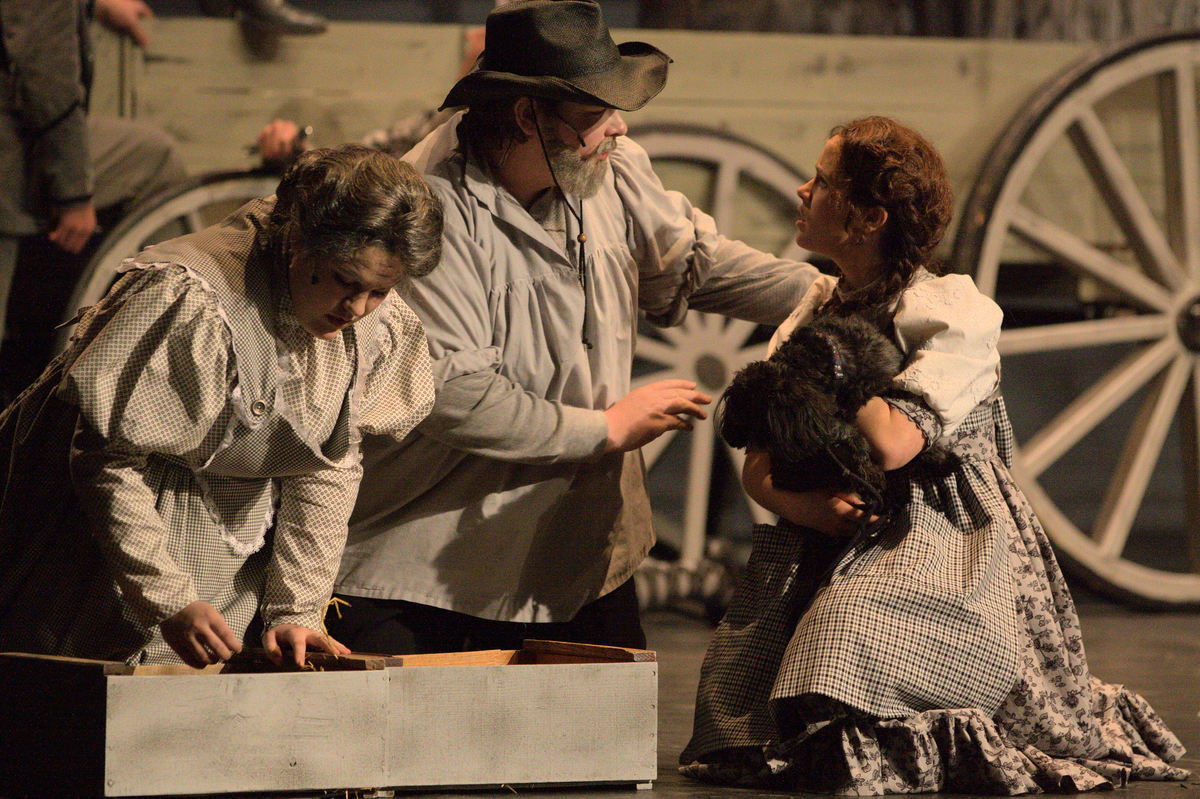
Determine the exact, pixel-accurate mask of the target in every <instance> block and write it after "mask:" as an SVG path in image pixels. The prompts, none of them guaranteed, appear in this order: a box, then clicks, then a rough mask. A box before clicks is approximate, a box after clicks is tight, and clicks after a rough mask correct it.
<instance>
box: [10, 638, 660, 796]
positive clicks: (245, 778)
mask: <svg viewBox="0 0 1200 799" xmlns="http://www.w3.org/2000/svg"><path fill="white" fill-rule="evenodd" d="M342 665H343V666H344V665H346V664H345V663H343V664H342ZM350 665H353V666H355V667H356V668H357V669H359V670H354V671H297V672H275V673H226V672H221V671H219V670H218V669H217V668H211V669H209V670H207V671H206V672H197V671H194V670H191V669H187V668H186V667H178V668H176V667H168V668H162V667H157V668H154V667H151V668H149V669H147V668H137V669H133V668H129V667H126V666H123V665H121V664H117V663H107V662H104V661H86V660H75V659H66V658H47V657H39V656H31V655H0V684H2V685H4V686H5V690H4V691H0V763H4V764H5V767H4V768H3V769H0V793H4V794H7V793H8V792H13V793H24V792H30V791H37V792H39V793H46V794H47V795H51V794H54V793H61V794H63V795H66V794H72V795H74V794H82V795H94V796H99V795H104V796H140V795H178V794H213V793H246V792H255V791H273V792H280V791H304V790H332V789H342V788H346V789H355V788H401V789H406V788H429V787H449V786H455V787H467V786H470V787H483V786H497V785H511V786H520V785H567V784H574V785H577V784H590V783H631V784H637V785H641V786H645V785H647V784H649V782H650V781H651V780H653V779H654V777H655V775H656V768H657V728H658V723H657V722H658V711H657V707H658V664H657V663H656V662H655V661H654V653H653V652H647V651H642V650H626V649H616V648H611V647H586V646H579V645H568V644H555V643H551V642H527V644H526V647H525V648H524V649H522V650H520V651H510V650H494V651H489V652H473V653H463V654H446V655H422V656H415V657H403V658H387V659H384V658H369V657H363V658H362V660H361V661H360V662H359V663H357V664H350ZM47 792H48V793H47Z"/></svg>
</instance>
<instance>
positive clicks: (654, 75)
mask: <svg viewBox="0 0 1200 799" xmlns="http://www.w3.org/2000/svg"><path fill="white" fill-rule="evenodd" d="M483 47H484V50H483V52H482V53H481V54H480V56H479V60H477V61H476V62H475V66H474V68H472V70H471V71H470V72H469V73H467V74H466V75H465V76H463V78H462V79H461V80H459V82H458V83H456V84H454V88H452V89H451V90H450V93H449V94H448V95H446V100H445V102H443V103H442V106H441V107H442V108H451V107H456V106H464V105H466V106H469V105H472V104H473V103H475V102H476V101H479V100H490V99H496V98H500V97H520V96H529V97H544V98H546V99H549V100H573V101H575V102H580V103H587V104H590V105H603V106H608V107H611V108H619V109H620V110H622V111H634V110H636V109H638V108H641V107H642V106H643V105H645V104H646V103H647V102H649V101H650V99H651V98H652V97H654V95H656V94H658V93H659V92H660V91H662V88H663V86H664V85H665V84H666V82H667V64H669V63H670V62H671V59H670V58H668V57H667V54H666V53H664V52H662V51H661V50H659V49H658V48H657V47H653V46H651V45H649V44H646V43H645V42H623V43H621V44H615V43H613V40H612V34H610V33H609V32H608V26H607V25H605V24H604V15H603V14H602V13H601V11H600V6H599V4H597V3H596V2H594V0H526V2H517V3H513V4H511V5H505V6H501V7H500V8H497V9H496V10H494V11H492V13H490V14H488V18H487V25H486V29H485V31H484V44H483Z"/></svg>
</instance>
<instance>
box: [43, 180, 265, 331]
mask: <svg viewBox="0 0 1200 799" xmlns="http://www.w3.org/2000/svg"><path fill="white" fill-rule="evenodd" d="M278 184H279V176H278V175H277V174H273V173H267V172H218V173H214V174H211V175H203V176H201V177H198V178H193V179H191V180H189V181H186V182H185V183H181V184H179V185H178V186H172V187H170V188H168V189H166V190H164V191H162V192H160V193H158V194H156V195H155V196H153V197H150V198H149V199H147V200H146V202H144V203H143V204H142V205H141V206H140V207H138V208H135V209H134V210H133V211H132V212H131V213H130V214H129V215H128V216H127V217H125V219H123V220H122V221H121V223H120V224H119V225H117V226H116V227H115V228H113V231H112V232H111V233H109V234H108V235H107V236H106V237H105V238H104V241H103V242H101V244H100V247H99V249H97V251H96V254H95V255H94V256H92V259H91V260H90V261H89V262H88V265H87V267H86V268H85V269H84V272H83V275H82V276H81V277H80V279H79V282H77V283H76V284H75V290H74V292H73V293H72V295H71V301H70V303H69V304H68V305H67V314H68V316H72V315H74V313H75V310H76V309H77V308H82V307H84V306H87V305H93V304H94V303H96V302H98V301H99V300H100V298H102V297H103V296H104V295H105V294H106V293H108V290H109V289H110V288H111V287H112V284H113V283H114V282H115V281H116V278H117V268H118V267H119V266H120V265H121V262H122V261H124V260H125V259H126V258H130V257H132V256H134V255H137V254H138V253H139V252H140V251H141V250H142V249H143V248H145V247H148V246H149V245H151V244H155V243H157V242H160V241H165V240H166V239H168V238H172V237H174V236H180V235H184V234H187V233H195V232H196V231H198V230H201V229H203V228H205V227H208V226H209V225H212V224H214V223H216V222H218V221H219V220H221V219H222V218H224V217H225V216H226V215H228V214H229V213H231V212H232V211H234V210H235V209H237V208H238V207H239V206H240V205H242V204H243V203H245V202H247V201H248V200H252V199H255V198H257V197H266V196H268V195H270V194H272V193H274V191H275V187H276V186H277V185H278ZM69 333H70V331H69V330H66V329H64V330H63V331H62V332H60V334H59V337H58V341H57V346H58V349H60V350H61V349H62V348H63V347H65V346H66V343H67V340H68V337H69Z"/></svg>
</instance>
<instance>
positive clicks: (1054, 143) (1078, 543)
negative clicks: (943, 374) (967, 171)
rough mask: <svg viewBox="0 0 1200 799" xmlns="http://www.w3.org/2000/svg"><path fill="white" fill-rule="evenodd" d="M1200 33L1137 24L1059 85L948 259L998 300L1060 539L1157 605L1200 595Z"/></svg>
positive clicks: (1016, 413)
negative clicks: (1144, 30)
mask: <svg viewBox="0 0 1200 799" xmlns="http://www.w3.org/2000/svg"><path fill="white" fill-rule="evenodd" d="M1198 42H1200V33H1194V32H1193V33H1188V34H1173V35H1170V36H1163V37H1154V38H1148V39H1141V40H1138V41H1135V42H1132V43H1129V44H1125V45H1121V46H1118V47H1115V48H1112V49H1110V50H1107V51H1103V52H1101V53H1098V54H1097V55H1095V56H1092V57H1091V58H1089V59H1087V60H1086V61H1085V62H1083V63H1082V64H1080V65H1079V66H1077V67H1074V68H1072V69H1071V70H1068V71H1067V72H1066V73H1064V74H1063V75H1061V76H1059V77H1058V78H1056V79H1055V80H1053V81H1051V83H1050V84H1048V86H1047V87H1046V88H1045V89H1044V90H1043V92H1042V93H1041V94H1040V95H1039V97H1038V98H1037V99H1036V101H1035V102H1034V103H1033V104H1031V106H1030V108H1029V109H1028V110H1027V111H1026V112H1025V113H1024V114H1022V115H1021V116H1019V117H1018V119H1017V120H1015V121H1014V123H1013V124H1011V125H1010V126H1009V128H1008V129H1007V130H1006V132H1005V134H1004V136H1003V137H1002V138H1001V140H1000V141H999V142H997V144H996V146H995V147H994V148H993V150H992V152H991V153H990V154H989V156H988V159H987V161H986V162H985V164H984V167H983V169H982V171H981V177H980V180H979V183H978V184H977V185H976V187H975V190H974V191H973V193H972V196H971V198H970V199H969V201H968V203H967V205H966V207H965V209H964V213H963V230H962V231H961V232H960V234H959V239H958V241H957V242H956V247H955V255H954V261H955V263H956V264H957V265H959V268H960V269H964V271H967V269H969V268H970V267H974V271H975V279H976V282H977V283H978V285H979V287H980V289H981V290H982V291H984V293H986V294H989V295H992V296H994V297H996V299H997V300H998V301H999V302H1000V304H1001V306H1002V307H1004V310H1005V314H1006V323H1005V330H1004V333H1003V334H1002V336H1001V339H1000V352H1001V355H1002V356H1003V358H1004V368H1005V383H1006V386H1007V389H1008V394H1009V400H1010V409H1011V411H1012V416H1013V423H1014V428H1015V429H1016V432H1017V437H1018V442H1019V446H1018V450H1017V453H1016V456H1015V458H1014V469H1013V471H1014V474H1015V475H1016V476H1017V479H1018V482H1019V483H1020V484H1021V486H1022V488H1023V489H1024V490H1025V492H1026V494H1027V496H1028V497H1029V500H1030V503H1031V504H1032V505H1033V507H1034V509H1035V511H1036V512H1037V514H1038V516H1039V518H1040V519H1041V520H1042V522H1043V524H1044V525H1045V527H1046V531H1047V534H1048V535H1049V536H1050V537H1051V539H1052V540H1053V541H1054V543H1055V544H1056V545H1057V547H1058V548H1059V549H1060V550H1061V551H1062V552H1063V553H1064V554H1065V555H1066V556H1067V557H1066V559H1067V561H1068V562H1069V563H1071V564H1072V565H1073V566H1074V567H1076V570H1077V571H1079V572H1080V573H1082V574H1083V575H1084V576H1085V577H1086V578H1088V579H1089V580H1090V581H1091V582H1092V583H1093V584H1094V585H1096V587H1099V588H1101V589H1104V590H1107V591H1109V592H1110V593H1113V594H1115V595H1118V596H1120V597H1122V598H1125V599H1128V600H1131V601H1134V602H1139V603H1149V604H1163V605H1181V604H1185V605H1193V604H1197V603H1200V574H1197V571H1200V557H1198V554H1200V550H1198V546H1197V544H1198V540H1200V539H1198V538H1197V530H1198V528H1200V524H1198V523H1200V477H1198V474H1197V469H1196V463H1197V456H1198V453H1200V436H1198V435H1197V429H1198V427H1200V425H1198V423H1197V422H1198V419H1200V400H1198V396H1200V391H1198V387H1200V367H1198V363H1197V359H1196V355H1197V352H1198V351H1200V126H1198V124H1197V106H1196V97H1197V67H1198V66H1200V44H1198ZM964 267H965V268H964ZM1022 281H1024V283H1025V284H1026V285H1025V286H1022V285H1021V283H1022ZM1034 287H1036V289H1037V290H1036V291H1033V290H1031V289H1032V288H1034ZM1010 315H1011V319H1010ZM1065 362H1069V366H1070V368H1069V369H1063V366H1064V364H1065ZM1051 375H1053V376H1055V378H1056V379H1055V380H1049V379H1047V378H1048V377H1049V376H1051ZM1012 377H1016V378H1017V379H1016V380H1015V381H1014V380H1011V379H1010V378H1012ZM1078 378H1082V379H1081V380H1078V382H1077V385H1071V386H1069V388H1068V389H1067V390H1065V391H1064V390H1062V384H1063V383H1065V382H1067V381H1070V380H1077V379H1078ZM1016 385H1020V386H1022V387H1023V388H1025V389H1026V390H1027V391H1030V392H1032V393H1037V394H1038V397H1037V401H1036V402H1034V403H1030V402H1026V401H1024V400H1023V399H1018V398H1017V396H1016V392H1014V386H1016ZM1072 394H1074V396H1071V395H1072ZM1064 395H1066V396H1065V397H1064ZM1014 399H1017V400H1018V401H1016V402H1013V400H1014ZM1058 400H1062V401H1061V402H1059V401H1058ZM1022 404H1024V405H1025V406H1026V407H1022ZM1114 452H1115V453H1116V461H1115V464H1114V466H1113V468H1112V470H1111V474H1109V473H1107V470H1102V473H1101V474H1100V476H1099V479H1098V480H1097V481H1095V482H1096V483H1098V484H1096V485H1089V482H1091V481H1089V480H1087V479H1084V478H1086V476H1089V475H1095V474H1096V464H1097V463H1108V462H1110V461H1111V460H1112V455H1113V453H1114Z"/></svg>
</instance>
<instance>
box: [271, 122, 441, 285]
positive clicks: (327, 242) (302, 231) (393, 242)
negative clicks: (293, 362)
mask: <svg viewBox="0 0 1200 799" xmlns="http://www.w3.org/2000/svg"><path fill="white" fill-rule="evenodd" d="M275 197H276V200H275V208H274V209H273V210H272V211H271V214H270V216H269V217H268V219H267V223H266V226H265V230H264V233H265V236H266V245H267V248H268V251H269V252H270V253H272V254H273V255H274V256H275V257H276V258H278V259H279V262H280V263H284V264H286V263H290V262H291V260H292V258H293V257H295V256H299V257H302V258H304V259H313V258H315V259H327V258H332V259H345V258H347V257H353V256H355V255H357V254H358V253H360V252H362V251H363V250H364V249H366V248H368V247H379V248H380V249H382V250H383V251H384V252H386V253H388V254H389V255H391V256H394V257H396V258H398V259H399V260H400V261H401V262H402V263H403V264H404V275H403V277H404V278H410V277H422V276H424V275H427V274H429V272H430V271H432V270H433V268H434V267H435V266H437V264H438V261H439V260H440V259H441V254H442V202H441V200H439V199H438V197H437V195H436V194H434V193H433V190H432V189H430V188H429V185H428V184H427V183H426V182H425V181H424V179H422V178H421V176H420V175H419V174H417V171H416V170H415V169H414V168H413V167H412V165H411V164H408V163H405V162H404V161H401V160H400V159H398V158H396V157H395V156H392V155H388V154H387V153H384V152H382V151H380V150H374V149H371V148H369V147H362V146H360V145H346V146H343V147H334V148H329V149H319V150H309V151H307V152H305V153H301V155H300V157H298V158H297V159H296V161H295V162H294V163H293V164H292V165H291V167H289V168H288V170H287V172H285V173H284V175H283V179H282V180H281V181H280V183H279V188H278V189H276V190H275ZM293 245H294V247H295V250H296V251H295V252H293Z"/></svg>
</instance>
